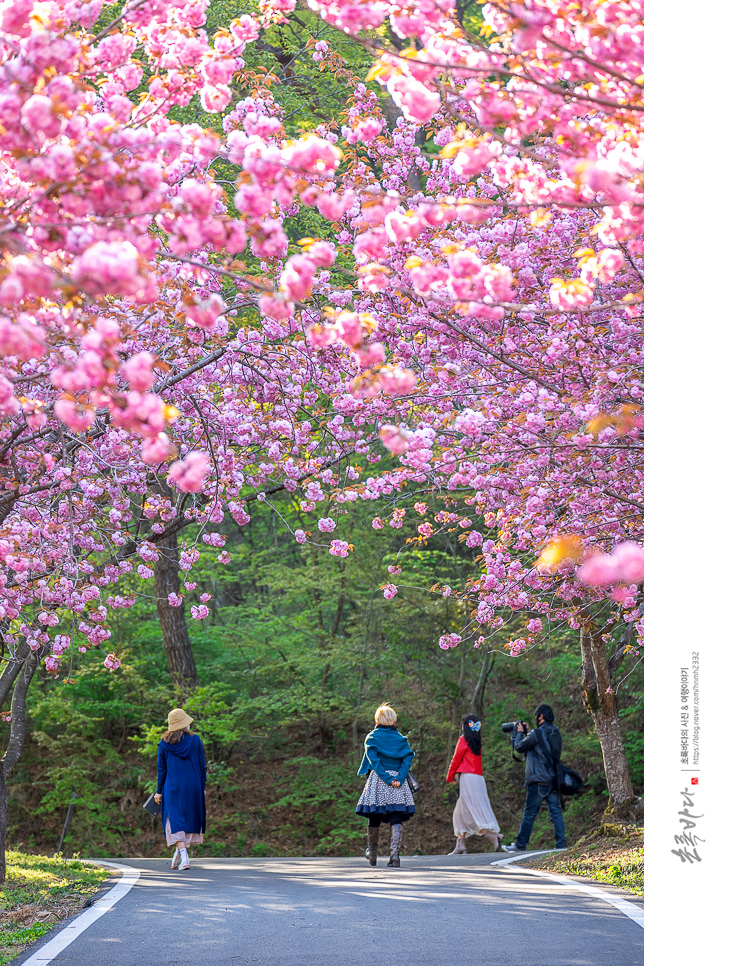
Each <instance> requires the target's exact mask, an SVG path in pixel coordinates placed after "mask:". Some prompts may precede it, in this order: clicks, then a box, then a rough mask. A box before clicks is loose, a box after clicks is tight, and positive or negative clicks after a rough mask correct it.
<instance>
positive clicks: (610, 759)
mask: <svg viewBox="0 0 730 966" xmlns="http://www.w3.org/2000/svg"><path fill="white" fill-rule="evenodd" d="M580 647H581V657H582V660H583V667H582V680H581V684H582V687H583V704H584V705H585V707H586V710H587V711H588V713H589V714H590V716H591V718H592V719H593V723H594V724H595V726H596V732H597V733H598V739H599V741H600V742H601V752H602V754H603V767H604V769H605V772H606V782H607V784H608V806H607V808H606V811H605V813H604V820H609V821H611V820H612V821H614V822H642V821H643V817H644V808H643V804H642V802H641V800H640V799H639V798H637V796H636V795H635V794H634V790H633V788H632V786H631V776H630V774H629V763H628V760H627V758H626V750H625V748H624V742H623V738H622V736H621V727H620V721H619V714H618V701H617V700H616V695H615V694H614V692H613V688H612V686H611V685H612V676H611V673H610V671H609V666H608V659H607V657H606V647H605V644H604V641H603V638H602V635H601V632H600V630H598V629H596V628H595V627H594V626H592V625H591V626H588V627H584V628H581V632H580Z"/></svg>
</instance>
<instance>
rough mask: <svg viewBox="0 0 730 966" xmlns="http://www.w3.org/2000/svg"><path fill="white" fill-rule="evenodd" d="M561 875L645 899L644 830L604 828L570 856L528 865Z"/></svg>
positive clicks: (532, 861) (545, 858)
mask: <svg viewBox="0 0 730 966" xmlns="http://www.w3.org/2000/svg"><path fill="white" fill-rule="evenodd" d="M525 864H526V865H528V866H530V867H531V868H533V869H543V870H545V871H546V872H555V873H557V874H559V875H580V876H584V877H586V878H588V879H594V880H595V881H597V882H605V883H606V884H608V885H614V886H618V887H619V888H621V889H626V890H627V892H633V893H634V895H637V896H643V895H644V830H643V828H637V827H636V826H630V825H629V826H622V825H605V824H604V825H601V826H599V827H598V828H597V829H594V830H593V831H592V832H590V833H589V834H588V835H586V836H584V837H583V838H582V839H580V840H579V841H578V842H576V844H575V845H574V846H572V847H571V848H569V849H568V851H567V852H560V853H558V854H557V855H542V856H538V857H536V858H534V859H530V860H529V861H528V862H526V863H525Z"/></svg>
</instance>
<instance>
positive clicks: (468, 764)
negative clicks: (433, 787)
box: [446, 735, 484, 782]
mask: <svg viewBox="0 0 730 966" xmlns="http://www.w3.org/2000/svg"><path fill="white" fill-rule="evenodd" d="M457 772H467V773H468V774H470V775H483V774H484V772H483V771H482V756H481V755H475V754H474V752H473V751H469V745H467V743H466V738H465V737H464V736H463V735H462V736H461V738H459V740H458V741H457V742H456V751H455V752H454V757H453V758H452V759H451V764H450V765H449V773H448V775H447V776H446V781H447V782H452V781H453V780H454V775H456V773H457Z"/></svg>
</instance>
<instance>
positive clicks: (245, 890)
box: [13, 855, 644, 966]
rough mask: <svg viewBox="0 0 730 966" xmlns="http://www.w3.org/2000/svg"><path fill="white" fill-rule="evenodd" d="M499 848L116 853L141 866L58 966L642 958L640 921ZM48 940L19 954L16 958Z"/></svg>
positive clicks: (508, 963) (439, 965)
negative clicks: (422, 852)
mask: <svg viewBox="0 0 730 966" xmlns="http://www.w3.org/2000/svg"><path fill="white" fill-rule="evenodd" d="M503 857H504V856H500V855H470V856H412V857H411V856H405V857H402V858H401V868H400V869H399V870H398V869H387V868H386V867H385V862H386V859H382V858H381V859H379V860H378V862H379V865H378V867H377V868H375V869H372V868H371V867H370V866H369V865H368V864H367V862H366V861H365V859H364V858H362V859H205V860H200V861H196V860H195V857H194V856H193V860H192V861H193V866H192V868H191V869H190V870H189V871H187V872H173V871H171V870H170V868H169V860H166V859H165V860H163V859H115V860H114V861H116V862H122V863H126V864H127V865H131V866H134V867H135V868H137V869H141V870H142V875H141V876H140V878H139V880H138V882H137V883H136V885H134V886H133V888H132V889H131V891H130V892H128V893H127V895H126V896H124V897H123V898H122V899H120V900H119V902H117V904H116V905H114V906H113V907H112V908H111V909H110V910H109V912H107V913H106V914H105V915H103V916H101V918H99V919H98V920H97V921H96V922H94V923H93V924H92V925H91V926H89V928H88V929H86V931H85V932H83V933H82V934H81V935H80V936H79V937H78V939H76V940H75V941H74V942H73V943H71V945H69V946H67V948H66V949H64V950H62V951H61V952H60V953H59V955H58V956H57V958H55V959H54V960H53V964H54V966H55V964H59V966H61V964H63V966H249V964H256V966H320V964H321V966H486V964H489V966H512V964H515V966H633V964H641V963H642V962H643V939H644V935H643V929H642V928H641V927H640V926H639V925H637V923H635V922H633V921H632V920H631V919H629V918H628V917H627V916H625V915H623V913H621V912H620V911H619V910H618V909H616V908H614V907H613V906H612V905H609V904H608V903H607V902H604V901H601V900H600V899H597V898H595V897H594V896H591V895H587V894H582V893H580V892H577V891H575V890H574V889H572V888H571V887H570V886H567V885H562V884H559V883H556V882H554V881H552V880H549V879H544V878H538V877H536V876H533V875H530V874H529V873H527V872H525V871H522V870H520V869H519V867H516V866H507V867H502V868H497V867H494V866H492V865H491V862H492V861H493V860H496V859H499V858H503ZM48 938H49V936H48V935H47V936H45V937H44V939H43V940H42V941H41V942H40V943H38V944H36V945H35V946H34V947H33V949H31V950H28V951H27V952H26V953H25V954H24V955H23V956H21V957H19V958H18V959H17V960H14V961H13V964H14V966H15V964H20V963H22V962H24V961H25V960H26V959H28V958H29V957H30V956H31V955H32V954H33V952H34V951H36V952H37V951H38V949H39V948H41V947H42V945H43V943H44V942H46V941H47V940H48Z"/></svg>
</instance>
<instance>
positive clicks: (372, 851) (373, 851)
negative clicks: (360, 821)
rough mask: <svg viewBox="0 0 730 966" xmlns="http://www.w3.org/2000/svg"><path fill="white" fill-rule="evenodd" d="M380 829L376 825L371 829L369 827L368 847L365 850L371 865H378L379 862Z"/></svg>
mask: <svg viewBox="0 0 730 966" xmlns="http://www.w3.org/2000/svg"><path fill="white" fill-rule="evenodd" d="M379 835H380V828H379V827H378V826H377V825H376V826H374V827H373V828H371V827H370V826H369V825H368V847H367V848H366V849H365V858H366V859H367V860H368V862H369V863H370V865H376V864H377V861H378V836H379Z"/></svg>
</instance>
